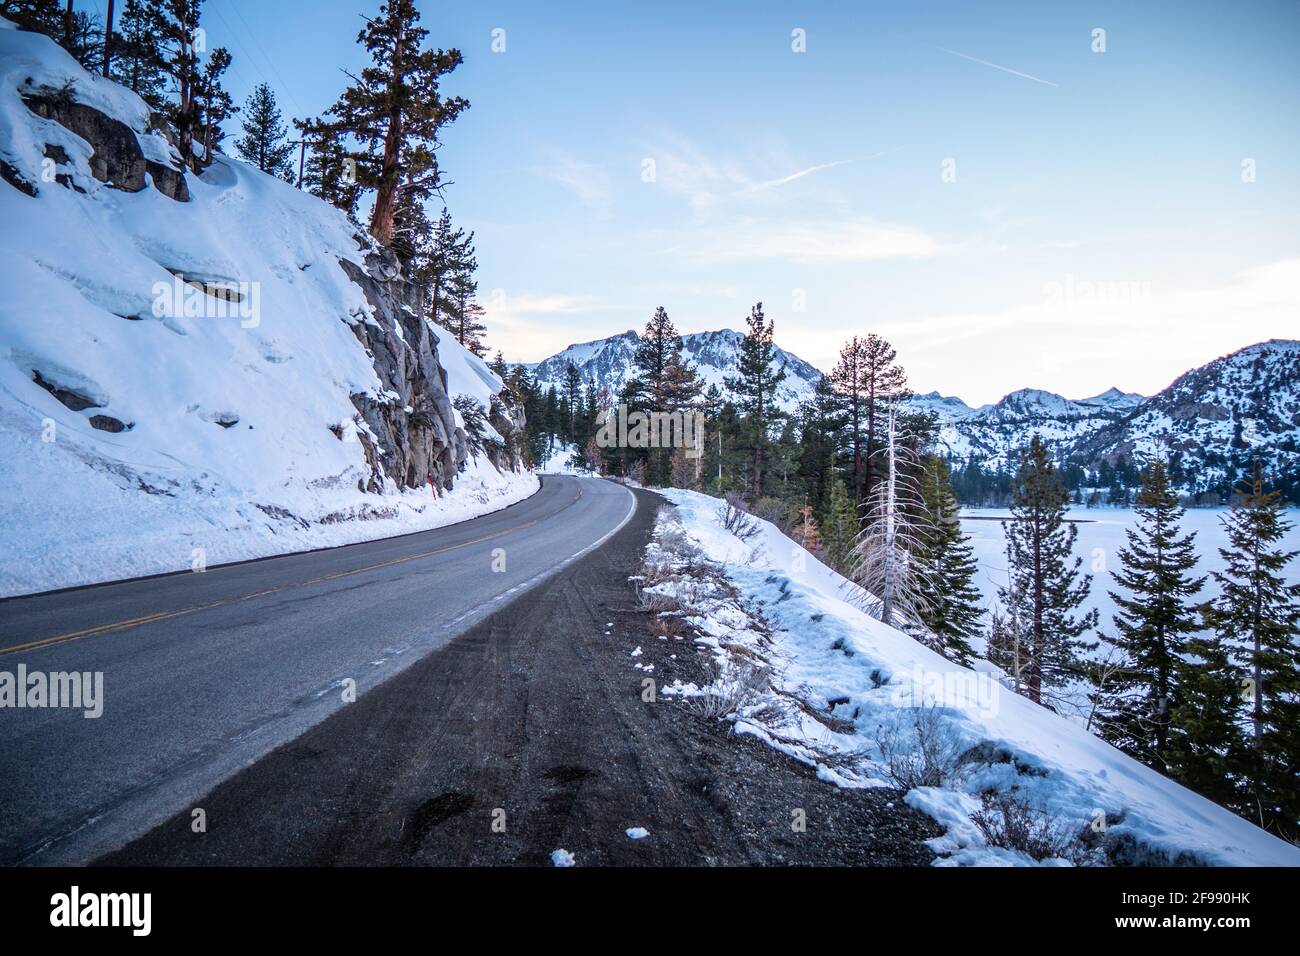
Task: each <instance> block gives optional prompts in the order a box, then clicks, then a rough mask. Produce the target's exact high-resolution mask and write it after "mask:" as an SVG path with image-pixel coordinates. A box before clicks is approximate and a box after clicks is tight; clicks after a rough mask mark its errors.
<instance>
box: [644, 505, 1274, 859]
mask: <svg viewBox="0 0 1300 956" xmlns="http://www.w3.org/2000/svg"><path fill="white" fill-rule="evenodd" d="M663 494H664V495H665V497H667V498H668V499H669V500H670V501H672V502H673V503H674V504H675V505H676V508H675V509H664V511H663V512H661V516H660V519H659V523H658V526H657V527H656V530H655V534H654V539H653V541H652V543H651V546H650V548H649V549H648V550H647V554H646V568H645V569H644V571H643V578H644V580H643V581H641V582H637V583H638V589H639V591H640V593H641V594H642V598H641V599H642V604H643V607H646V608H647V609H649V610H655V611H657V613H658V614H659V616H660V617H661V618H673V617H675V618H677V619H678V620H680V621H681V622H683V623H684V624H686V625H688V626H689V627H690V628H691V629H692V631H693V632H694V634H695V638H694V639H695V641H696V642H697V643H698V644H702V645H704V646H707V647H709V648H711V649H712V650H713V651H714V656H715V667H716V677H715V680H714V681H713V682H712V683H711V684H710V685H709V686H707V687H704V688H698V687H695V686H694V685H689V684H688V685H682V684H680V683H676V682H675V683H674V684H672V685H670V686H666V687H664V688H663V689H661V691H660V693H661V695H662V696H664V697H666V698H668V699H678V700H680V701H681V706H685V707H690V708H692V709H694V710H695V711H696V712H697V713H701V714H707V715H711V716H718V717H726V718H727V719H730V720H731V721H733V723H734V726H735V729H736V730H737V731H738V732H744V733H750V734H753V735H754V736H756V737H758V738H759V739H761V740H763V741H765V742H767V743H769V744H770V745H772V746H773V747H776V748H777V749H779V750H781V751H783V752H785V753H788V754H790V755H791V756H793V757H795V758H796V759H799V760H802V761H803V762H805V763H807V764H809V765H810V766H813V767H815V768H816V770H817V773H818V775H819V776H820V777H822V778H823V779H825V780H827V781H829V782H832V783H834V784H836V785H837V786H846V787H863V786H882V785H889V786H898V785H899V780H898V774H899V773H900V772H902V773H907V772H908V771H909V768H910V769H913V770H914V769H916V763H917V761H916V755H917V754H918V753H919V749H920V748H919V745H918V739H919V738H921V737H925V738H926V740H927V741H929V746H931V747H932V749H935V750H937V751H943V750H944V749H945V748H947V749H948V750H950V751H951V753H952V754H953V755H954V758H953V759H951V760H948V761H947V763H948V764H950V767H949V769H950V770H951V771H952V773H951V774H950V778H949V779H945V780H943V781H942V782H941V783H940V785H938V786H932V785H928V784H927V785H913V786H908V787H904V789H908V790H909V791H910V792H909V793H908V797H907V801H908V803H909V805H911V806H913V807H915V808H916V809H919V810H923V811H924V812H926V813H928V814H930V815H931V816H933V817H934V818H935V819H936V820H938V821H939V822H940V823H942V824H943V825H944V826H945V827H946V829H947V832H946V834H945V836H944V837H941V838H939V839H938V840H936V841H932V843H931V846H932V848H933V849H935V851H936V852H937V853H939V854H940V860H939V863H940V864H943V865H969V864H979V865H1012V864H1015V865H1028V864H1033V863H1035V862H1040V863H1046V864H1054V865H1059V864H1061V863H1063V862H1066V861H1065V860H1064V859H1063V858H1062V856H1053V855H1050V854H1049V855H1044V856H1043V857H1042V859H1040V860H1037V861H1036V860H1035V859H1034V858H1033V857H1031V856H1029V855H1027V854H1026V853H1022V852H1017V851H1015V850H1011V849H1006V848H1002V847H997V846H990V845H989V839H988V837H987V835H986V832H985V830H986V829H987V826H986V827H984V828H982V827H981V826H979V825H978V819H979V817H980V815H981V813H983V814H984V821H985V823H986V824H987V823H988V822H989V808H988V807H987V806H985V804H984V803H983V801H982V799H981V795H982V794H985V793H988V794H993V795H1000V796H1002V797H1006V798H1007V799H1008V800H1010V801H1011V808H1012V810H1013V811H1015V810H1016V809H1017V808H1021V809H1023V812H1024V813H1025V814H1026V815H1027V818H1028V819H1029V820H1030V822H1031V823H1033V824H1034V825H1035V826H1039V825H1041V828H1042V829H1043V831H1044V832H1045V834H1047V835H1048V836H1057V837H1059V836H1060V834H1061V833H1066V834H1067V835H1069V836H1070V839H1071V841H1073V839H1074V836H1075V835H1076V834H1090V835H1089V836H1087V837H1086V838H1085V841H1084V842H1083V843H1081V844H1079V845H1078V846H1072V847H1071V852H1070V853H1069V854H1068V855H1069V856H1070V857H1071V860H1070V861H1071V862H1090V863H1101V862H1105V861H1106V860H1108V859H1109V860H1111V861H1115V860H1126V861H1136V862H1173V861H1181V862H1203V863H1209V864H1214V865H1278V866H1296V865H1300V849H1298V848H1296V847H1294V846H1292V845H1290V844H1288V843H1285V842H1283V841H1281V840H1279V839H1277V838H1276V837H1274V836H1272V835H1270V834H1268V833H1265V832H1264V831H1263V830H1260V829H1259V828H1257V827H1255V826H1253V825H1252V824H1250V823H1248V822H1247V821H1245V820H1243V819H1241V818H1240V817H1238V816H1236V815H1235V814H1233V813H1230V812H1229V811H1227V810H1224V809H1223V808H1222V807H1219V806H1218V805H1216V804H1214V803H1213V802H1211V801H1209V800H1206V799H1205V798H1203V797H1201V796H1198V795H1197V794H1195V793H1193V792H1191V791H1190V790H1187V789H1186V788H1184V787H1181V786H1179V785H1178V784H1176V783H1174V782H1173V781H1171V780H1168V779H1167V778H1165V777H1163V776H1161V775H1160V774H1158V773H1156V772H1155V771H1153V770H1151V769H1149V768H1148V767H1145V766H1143V765H1142V764H1139V763H1137V762H1136V761H1134V760H1132V759H1131V758H1129V757H1127V756H1126V755H1124V754H1122V753H1120V752H1119V751H1118V750H1116V749H1115V748H1113V747H1111V746H1110V745H1109V744H1107V743H1105V742H1104V741H1102V740H1100V739H1099V738H1097V737H1095V736H1093V735H1092V734H1090V733H1088V732H1087V731H1086V730H1084V729H1083V728H1082V727H1080V726H1077V725H1076V724H1074V723H1072V722H1071V721H1069V720H1066V719H1064V718H1062V717H1059V716H1057V715H1055V714H1053V713H1051V712H1050V711H1047V710H1045V709H1043V708H1041V707H1039V706H1037V705H1035V704H1033V703H1031V702H1030V701H1028V700H1027V699H1025V698H1023V697H1020V696H1019V695H1016V694H1014V693H1012V692H1011V691H1009V690H1007V689H1005V688H1003V687H1002V686H1001V685H1000V684H999V683H997V681H996V680H995V679H994V678H993V676H992V675H990V674H988V673H981V672H977V671H975V670H971V669H969V668H965V667H961V666H959V665H956V664H954V663H952V662H950V661H947V660H945V659H944V658H943V657H941V656H939V655H938V654H936V653H935V652H933V651H931V650H929V649H928V648H926V647H924V646H922V645H921V644H919V643H917V642H916V641H915V640H913V639H912V638H911V637H909V636H907V635H906V634H904V633H902V632H901V631H898V630H895V629H894V628H891V627H887V626H886V625H884V624H882V623H881V622H880V621H877V620H875V619H874V618H872V617H870V616H869V615H867V614H866V613H864V612H863V611H862V610H860V608H859V607H858V606H857V604H858V602H859V601H861V599H862V595H861V594H860V593H858V590H857V589H856V587H855V586H854V585H852V584H851V583H850V582H848V581H846V580H845V579H844V578H843V577H841V576H840V575H838V574H836V573H835V572H834V571H832V570H831V569H829V568H827V567H826V566H825V565H823V564H822V563H821V562H820V561H818V560H817V559H816V558H814V557H813V556H812V555H811V554H809V553H808V552H807V551H805V550H804V549H803V548H801V547H799V546H798V545H797V544H795V543H794V542H792V541H791V540H790V539H789V538H787V537H786V536H785V535H783V534H782V533H781V532H780V531H779V530H778V529H777V528H776V527H775V526H774V525H772V524H770V523H768V522H766V521H761V520H758V519H755V523H756V527H757V532H756V533H755V534H754V535H753V536H752V537H749V538H747V539H746V540H743V541H742V540H741V539H739V538H737V537H736V536H735V535H734V534H732V533H730V532H728V531H727V530H725V528H724V527H723V525H722V521H721V518H720V515H719V509H720V506H721V505H722V502H720V501H719V500H718V499H716V498H711V497H709V496H707V495H702V494H699V493H696V492H690V491H682V490H676V489H668V490H665V491H664V492H663ZM656 602H658V603H656ZM891 752H892V759H891ZM957 754H960V755H961V759H960V760H957V759H955V755H957ZM938 762H939V763H943V762H944V761H942V760H940V761H938ZM993 822H994V823H996V822H997V821H996V819H995V820H994V821H993ZM993 829H994V830H996V829H997V828H996V826H994V827H993ZM1045 842H1047V843H1049V844H1050V843H1051V842H1052V841H1051V840H1046V841H1045ZM1103 849H1104V851H1105V853H1103ZM1107 854H1109V855H1107Z"/></svg>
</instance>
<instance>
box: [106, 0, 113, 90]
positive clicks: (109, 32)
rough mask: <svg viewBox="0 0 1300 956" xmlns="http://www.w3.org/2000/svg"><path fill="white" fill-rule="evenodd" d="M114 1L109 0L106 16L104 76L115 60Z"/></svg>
mask: <svg viewBox="0 0 1300 956" xmlns="http://www.w3.org/2000/svg"><path fill="white" fill-rule="evenodd" d="M113 2H114V0H108V14H107V16H105V18H104V76H108V65H109V63H111V62H112V60H113Z"/></svg>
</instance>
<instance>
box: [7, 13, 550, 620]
mask: <svg viewBox="0 0 1300 956" xmlns="http://www.w3.org/2000/svg"><path fill="white" fill-rule="evenodd" d="M0 174H2V175H3V179H4V182H2V183H0V219H3V222H4V224H5V228H4V231H3V234H2V235H0V255H3V258H4V261H5V269H6V279H7V281H6V287H5V292H4V295H3V297H2V298H0V447H2V449H3V455H2V456H0V484H3V486H4V488H5V494H4V501H5V504H4V507H3V511H2V512H0V535H3V537H4V539H5V542H6V547H5V548H4V550H3V557H0V595H4V594H16V593H23V592H28V591H33V590H38V589H45V588H53V587H61V586H68V585H75V584H81V583H86V582H91V581H97V580H103V579H107V578H118V577H124V576H129V575H136V574H145V573H152V572H161V571H170V570H176V569H181V568H191V567H195V568H200V567H202V566H205V565H211V564H215V563H219V562H224V561H231V560H237V559H243V558H248V557H254V556H259V555H265V554H271V553H278V552H283V551H289V550H296V549H303V548H310V547H319V546H323V545H327V544H336V543H343V542H347V541H356V540H361V539H365V538H372V537H378V536H382V535H386V534H393V533H398V532H402V531H409V530H415V529H417V528H426V527H433V526H437V525H440V524H445V523H448V522H450V521H455V520H460V519H463V518H465V517H469V516H471V515H472V514H475V513H479V512H482V511H486V510H491V509H493V508H497V507H503V506H504V505H506V504H509V503H510V502H512V501H514V500H517V499H519V498H520V497H523V496H526V495H527V494H529V493H530V492H531V491H532V490H533V489H535V487H536V481H535V478H534V477H533V476H531V475H527V474H523V473H516V472H515V471H514V470H513V469H512V468H511V467H509V464H508V463H504V462H499V463H502V464H504V465H505V467H503V468H501V469H498V468H497V467H496V466H495V465H494V464H493V463H492V462H490V461H488V460H487V458H475V457H471V456H470V455H469V453H468V449H467V446H466V442H465V436H464V434H463V432H462V431H461V430H460V428H459V426H460V425H461V424H462V422H461V419H460V417H459V413H458V412H457V411H456V410H455V409H454V408H452V405H451V400H452V399H454V398H455V397H456V396H457V395H459V394H467V395H470V396H472V397H473V398H474V399H475V400H476V401H478V402H479V403H480V404H481V405H482V406H483V407H484V409H485V410H491V411H492V413H493V416H494V424H495V425H499V426H501V427H505V426H506V424H507V421H508V419H509V417H510V410H508V409H506V408H504V407H503V406H502V405H501V403H500V402H499V401H498V400H496V399H495V396H496V394H497V393H498V392H499V391H500V390H501V383H500V381H499V380H498V379H497V378H496V376H494V375H493V374H492V372H491V371H490V370H489V369H488V368H487V367H486V366H485V365H484V364H483V363H482V362H481V361H480V360H479V359H477V358H475V357H474V356H473V355H471V354H470V353H468V352H466V351H465V350H464V349H462V348H461V347H460V346H459V345H458V344H456V342H455V341H454V340H453V339H452V337H451V336H450V335H446V334H439V333H437V332H436V331H435V330H434V329H433V328H432V327H430V326H429V325H428V324H427V323H425V322H424V321H423V320H422V319H420V318H419V317H418V316H417V315H415V314H414V313H412V312H411V311H410V310H409V309H407V308H405V307H404V305H403V302H402V297H401V292H402V286H401V283H400V281H398V280H396V279H395V277H394V276H393V273H392V267H393V264H394V263H393V260H391V258H389V257H386V256H385V255H384V253H383V252H382V251H381V250H378V249H376V248H374V247H373V246H371V244H370V243H369V242H368V241H367V240H366V238H365V237H364V236H361V235H359V234H358V231H357V228H356V226H355V225H354V224H352V223H351V222H350V221H349V220H348V219H347V218H346V217H345V216H344V215H343V214H342V213H341V212H339V211H338V210H336V209H334V208H332V207H330V206H328V205H326V204H325V203H323V202H321V201H320V200H318V199H316V198H314V197H312V196H310V195H308V194H306V193H304V192H300V191H299V190H297V189H294V188H292V187H290V186H288V185H286V184H285V183H283V182H281V181H279V180H277V179H275V178H272V177H270V176H266V175H264V174H262V173H260V172H258V171H256V170H255V169H253V168H251V167H249V166H247V165H245V164H243V163H240V162H237V161H234V160H231V159H228V158H225V157H222V156H217V157H216V159H215V161H214V162H213V164H212V165H211V166H210V167H209V168H208V169H206V170H205V171H204V173H203V174H202V176H194V175H192V174H182V172H181V171H180V163H179V156H178V154H177V153H176V150H175V148H174V147H173V145H172V143H171V142H170V141H169V138H168V135H167V133H166V131H165V130H164V128H163V127H162V124H161V122H160V121H159V120H158V118H157V117H154V116H151V115H150V112H149V110H148V108H147V107H146V106H145V104H144V103H143V102H142V101H141V100H140V99H139V98H137V97H136V96H134V95H133V94H131V93H130V92H129V91H127V90H125V89H124V88H122V87H120V86H118V85H116V84H114V83H111V82H109V81H107V80H104V79H102V78H100V77H98V76H95V75H92V74H89V73H86V72H85V71H83V70H82V69H81V68H80V67H79V66H78V65H77V64H76V63H75V61H74V60H73V59H72V58H71V57H70V56H68V54H67V53H65V52H64V51H63V50H61V49H60V48H59V47H58V46H57V45H55V44H54V43H53V42H52V41H51V40H49V39H48V38H46V37H44V36H41V35H39V34H35V33H25V32H19V31H16V30H14V29H12V28H10V27H9V25H8V24H7V22H5V21H0Z"/></svg>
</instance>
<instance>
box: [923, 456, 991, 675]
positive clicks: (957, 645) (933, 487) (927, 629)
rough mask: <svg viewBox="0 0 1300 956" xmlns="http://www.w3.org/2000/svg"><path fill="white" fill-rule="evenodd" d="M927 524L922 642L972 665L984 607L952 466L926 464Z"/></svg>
mask: <svg viewBox="0 0 1300 956" xmlns="http://www.w3.org/2000/svg"><path fill="white" fill-rule="evenodd" d="M920 491H921V500H920V504H921V507H922V515H923V520H922V522H921V523H920V529H921V530H920V540H919V545H920V547H919V549H918V551H917V554H916V555H915V557H916V560H917V561H918V562H919V563H920V564H921V566H922V567H923V568H924V572H923V573H922V574H921V575H920V597H921V600H920V602H919V605H920V622H919V623H920V624H921V633H922V635H923V639H924V640H925V641H926V643H927V644H929V646H930V647H931V648H932V649H934V650H935V651H938V652H939V653H940V654H942V655H943V656H944V657H946V658H948V659H949V660H951V661H956V662H957V663H959V664H967V665H968V664H970V661H971V658H972V657H974V655H975V651H974V649H973V648H972V647H971V644H970V642H971V640H972V638H974V637H975V636H976V635H978V634H979V633H980V630H981V623H980V622H981V618H982V617H983V608H982V606H981V605H980V592H979V589H978V588H977V587H976V586H975V584H974V583H973V582H974V580H975V574H976V572H977V571H978V569H979V562H978V561H977V560H976V558H975V552H974V549H973V548H972V547H971V545H970V542H969V540H967V538H966V535H965V534H964V533H963V532H962V530H961V506H960V505H958V504H957V499H956V497H955V496H954V495H953V492H952V485H951V484H950V483H949V480H948V466H947V465H945V464H944V463H943V461H942V460H941V459H939V458H937V457H935V456H933V455H930V456H928V457H927V458H926V459H925V462H924V467H923V469H922V471H921V481H920Z"/></svg>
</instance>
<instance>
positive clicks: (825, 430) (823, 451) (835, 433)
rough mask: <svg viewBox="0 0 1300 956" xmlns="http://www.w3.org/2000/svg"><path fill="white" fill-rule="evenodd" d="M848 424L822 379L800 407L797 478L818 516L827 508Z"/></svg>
mask: <svg viewBox="0 0 1300 956" xmlns="http://www.w3.org/2000/svg"><path fill="white" fill-rule="evenodd" d="M847 423H848V418H847V415H846V413H845V411H844V403H843V401H842V399H841V397H840V395H839V393H837V392H836V391H835V388H834V386H833V385H831V383H830V380H829V379H827V378H826V377H825V376H822V377H821V378H819V379H818V380H817V384H816V385H815V386H814V387H813V394H812V397H811V398H809V399H808V400H807V401H805V402H802V403H801V404H800V405H799V410H798V421H797V424H798V432H799V448H798V463H797V465H796V474H797V475H798V478H799V481H800V482H801V484H802V486H803V489H804V491H805V493H806V494H807V495H808V498H809V502H810V503H811V504H812V506H813V508H814V510H815V511H817V512H819V513H820V512H822V511H823V510H824V509H825V508H826V501H827V498H828V497H829V495H830V488H831V483H832V482H833V481H834V480H835V462H836V457H837V455H838V454H839V451H840V447H841V443H842V440H843V433H844V428H845V426H846V425H847Z"/></svg>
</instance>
